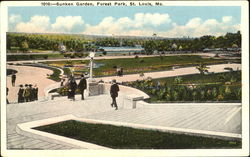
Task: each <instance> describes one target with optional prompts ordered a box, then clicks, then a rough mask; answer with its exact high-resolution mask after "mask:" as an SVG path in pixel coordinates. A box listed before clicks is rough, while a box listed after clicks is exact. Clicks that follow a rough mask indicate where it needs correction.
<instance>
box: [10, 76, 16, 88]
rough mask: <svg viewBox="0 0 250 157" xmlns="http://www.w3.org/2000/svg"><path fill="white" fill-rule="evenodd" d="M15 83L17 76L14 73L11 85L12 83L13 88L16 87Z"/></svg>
mask: <svg viewBox="0 0 250 157" xmlns="http://www.w3.org/2000/svg"><path fill="white" fill-rule="evenodd" d="M15 82H16V74H15V73H13V74H12V75H11V83H12V86H13V87H14V86H15Z"/></svg>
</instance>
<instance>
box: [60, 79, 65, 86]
mask: <svg viewBox="0 0 250 157" xmlns="http://www.w3.org/2000/svg"><path fill="white" fill-rule="evenodd" d="M64 81H65V79H61V84H60V86H61V87H62V86H63V85H64Z"/></svg>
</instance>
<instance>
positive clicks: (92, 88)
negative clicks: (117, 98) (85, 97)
mask: <svg viewBox="0 0 250 157" xmlns="http://www.w3.org/2000/svg"><path fill="white" fill-rule="evenodd" d="M88 93H89V96H93V95H99V88H98V83H97V82H88Z"/></svg>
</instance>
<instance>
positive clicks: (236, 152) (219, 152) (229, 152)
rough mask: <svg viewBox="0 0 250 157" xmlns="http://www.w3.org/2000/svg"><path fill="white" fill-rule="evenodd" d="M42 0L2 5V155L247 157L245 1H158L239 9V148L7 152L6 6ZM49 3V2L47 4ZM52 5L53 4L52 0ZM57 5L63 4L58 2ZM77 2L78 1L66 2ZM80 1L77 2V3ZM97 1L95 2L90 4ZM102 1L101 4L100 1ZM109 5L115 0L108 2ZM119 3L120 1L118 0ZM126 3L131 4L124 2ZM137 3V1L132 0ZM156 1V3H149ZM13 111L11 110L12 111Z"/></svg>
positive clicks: (168, 3)
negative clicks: (236, 7)
mask: <svg viewBox="0 0 250 157" xmlns="http://www.w3.org/2000/svg"><path fill="white" fill-rule="evenodd" d="M41 2H43V1H27V2H25V1H15V2H14V1H4V2H1V14H0V16H1V153H2V154H1V155H2V156H8V157H14V156H32V157H39V156H46V157H47V156H53V157H57V156H58V157H63V156H84V157H86V156H112V157H113V156H114V157H118V156H122V157H142V156H148V157H153V156H157V157H161V156H247V155H248V153H249V36H248V35H249V16H248V13H249V10H248V2H247V1H159V2H161V3H162V4H163V5H165V6H240V7H241V33H242V39H243V40H242V43H243V44H242V84H243V87H242V90H243V92H242V149H193V150H192V149H183V150H182V149H176V150H171V149H165V150H119V149H118V150H117V149H116V150H68V151H67V150H64V151H63V150H57V151H55V150H50V151H49V150H7V148H6V89H5V87H6V81H5V80H6V32H7V28H8V26H7V24H8V18H7V17H8V15H7V12H8V7H9V6H17V7H18V6H42V5H41ZM47 2H49V1H47ZM53 2H55V1H53ZM58 2H60V3H63V2H66V1H58ZM68 2H71V3H72V2H73V3H74V2H77V1H68ZM78 2H79V1H78ZM92 2H96V1H92ZM102 2H103V1H102ZM110 2H111V3H112V4H113V3H114V2H115V1H110ZM120 2H121V1H120ZM124 2H125V3H128V4H129V2H130V1H124ZM134 2H135V3H138V1H134ZM152 2H156V1H152ZM13 112H14V111H13Z"/></svg>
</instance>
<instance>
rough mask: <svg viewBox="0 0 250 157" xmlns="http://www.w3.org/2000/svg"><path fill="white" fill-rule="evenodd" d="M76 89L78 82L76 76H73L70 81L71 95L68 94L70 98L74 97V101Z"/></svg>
mask: <svg viewBox="0 0 250 157" xmlns="http://www.w3.org/2000/svg"><path fill="white" fill-rule="evenodd" d="M76 89H77V84H76V81H75V78H74V77H71V79H70V82H69V95H68V98H69V99H72V100H73V101H75V92H76Z"/></svg>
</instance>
